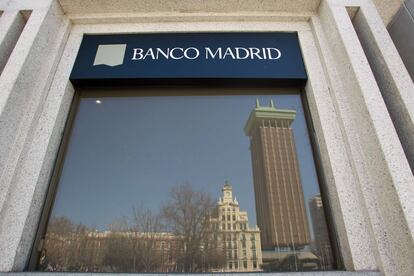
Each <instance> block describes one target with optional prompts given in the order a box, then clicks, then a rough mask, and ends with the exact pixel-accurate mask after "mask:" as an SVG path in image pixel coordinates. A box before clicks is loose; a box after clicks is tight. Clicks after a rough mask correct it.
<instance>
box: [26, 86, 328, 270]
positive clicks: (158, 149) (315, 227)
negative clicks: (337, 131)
mask: <svg viewBox="0 0 414 276" xmlns="http://www.w3.org/2000/svg"><path fill="white" fill-rule="evenodd" d="M74 105H75V107H74V108H73V111H72V116H71V117H72V119H71V120H70V122H69V124H68V127H67V131H66V135H65V138H64V142H63V143H62V148H61V150H60V158H59V159H58V162H57V165H56V171H55V174H54V177H53V180H52V183H51V186H50V193H49V195H48V196H49V200H48V202H50V204H46V207H45V212H44V213H45V214H44V221H46V222H45V223H44V225H43V226H41V227H40V230H39V241H40V242H39V246H38V247H39V248H40V250H39V252H36V253H35V254H34V257H33V258H34V260H35V263H36V265H35V266H36V270H40V271H88V272H238V271H305V270H331V269H335V260H334V256H333V253H332V252H333V250H332V246H331V242H330V238H329V235H328V230H327V223H326V218H325V214H324V206H323V201H322V198H321V192H320V189H319V183H318V177H317V173H316V170H315V162H314V158H313V155H312V147H311V143H310V139H309V136H308V128H307V123H306V120H305V115H304V109H303V105H302V101H301V96H300V93H298V92H292V91H289V93H285V94H282V93H280V92H275V91H270V90H263V89H251V90H248V89H244V90H239V91H233V90H226V89H218V88H214V89H213V88H212V89H210V90H206V89H196V88H194V89H192V90H191V89H188V88H187V89H181V90H172V89H163V90H155V89H151V90H148V91H143V89H142V88H140V89H139V90H137V91H132V92H127V93H126V92H122V93H121V92H119V91H116V90H115V89H114V90H112V91H107V90H106V91H83V92H78V99H77V101H75V103H74ZM51 199H53V200H51Z"/></svg>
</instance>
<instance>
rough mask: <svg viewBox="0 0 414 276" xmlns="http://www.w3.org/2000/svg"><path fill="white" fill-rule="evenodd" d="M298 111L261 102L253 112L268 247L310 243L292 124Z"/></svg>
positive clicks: (261, 220)
mask: <svg viewBox="0 0 414 276" xmlns="http://www.w3.org/2000/svg"><path fill="white" fill-rule="evenodd" d="M295 117H296V111H295V110H286V109H276V107H275V106H274V103H273V101H272V100H271V101H270V106H260V103H259V101H257V103H256V108H255V109H254V110H253V111H252V112H251V113H250V116H249V119H248V121H247V123H246V126H245V129H244V131H245V133H246V135H247V136H249V137H250V151H251V156H252V164H253V165H252V166H253V182H254V191H255V193H254V194H255V203H256V213H257V222H258V225H259V227H260V229H261V238H262V241H263V243H262V246H263V247H264V248H267V249H275V248H276V249H277V250H278V249H280V248H285V247H290V248H303V247H304V246H306V245H308V244H309V243H310V236H309V226H308V220H307V217H306V211H305V206H304V198H303V188H302V183H301V179H300V174H299V165H298V160H297V156H296V146H295V141H294V137H293V131H292V128H291V124H292V122H293V121H294V120H295Z"/></svg>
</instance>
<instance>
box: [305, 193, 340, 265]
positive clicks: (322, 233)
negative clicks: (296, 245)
mask: <svg viewBox="0 0 414 276" xmlns="http://www.w3.org/2000/svg"><path fill="white" fill-rule="evenodd" d="M309 210H310V213H311V217H312V225H313V229H314V233H315V241H314V244H313V246H312V251H313V252H314V253H315V254H316V255H317V256H318V257H319V260H320V266H321V269H322V270H329V269H333V267H334V257H333V255H332V248H331V243H330V240H329V234H328V228H327V225H326V220H325V211H324V210H323V204H322V198H321V196H320V195H316V196H314V197H313V198H312V199H311V200H310V201H309Z"/></svg>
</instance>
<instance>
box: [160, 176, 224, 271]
mask: <svg viewBox="0 0 414 276" xmlns="http://www.w3.org/2000/svg"><path fill="white" fill-rule="evenodd" d="M169 198H170V201H169V202H168V203H167V204H166V205H165V206H164V207H163V208H162V215H163V218H164V220H165V223H166V225H167V227H168V229H169V230H170V231H171V232H173V233H174V234H175V235H176V236H177V237H180V239H179V242H178V244H177V248H176V252H175V255H176V267H175V270H176V271H177V272H201V271H208V270H209V269H210V268H213V267H220V266H222V265H223V264H224V263H225V258H224V256H222V255H221V254H220V252H222V251H221V250H220V249H219V248H218V247H217V243H216V242H214V239H213V238H212V237H214V233H212V227H211V225H210V219H209V218H210V214H211V213H212V212H213V210H214V207H215V204H214V202H213V200H212V199H211V197H210V196H209V195H208V194H206V193H204V192H202V191H198V190H195V189H194V188H193V187H192V186H191V185H190V184H188V183H187V184H182V185H178V186H175V187H173V188H172V189H171V191H170V193H169Z"/></svg>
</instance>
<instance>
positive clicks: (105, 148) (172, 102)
mask: <svg viewBox="0 0 414 276" xmlns="http://www.w3.org/2000/svg"><path fill="white" fill-rule="evenodd" d="M253 93H254V91H252V94H253ZM256 98H259V99H260V101H261V103H262V105H264V104H266V105H267V104H268V103H269V99H270V98H272V99H273V100H274V102H275V104H276V107H277V108H289V109H295V110H296V111H297V117H296V120H295V121H294V123H293V130H294V136H295V143H296V147H297V152H298V159H299V165H300V173H301V178H302V186H303V188H304V194H305V202H306V208H308V205H307V203H308V201H309V199H310V198H312V197H313V196H314V195H316V194H319V188H318V183H317V178H316V173H315V168H314V161H313V157H312V152H311V148H310V142H309V137H308V134H307V128H306V125H305V118H304V114H303V109H302V106H301V100H300V97H299V95H273V96H270V95H251V96H246V95H238V96H234V95H231V96H230V95H229V96H175V97H103V98H99V97H95V98H81V101H80V106H79V109H78V113H77V116H76V118H75V122H74V127H73V131H72V133H71V137H70V142H69V148H68V151H67V154H66V156H65V161H64V167H63V170H62V174H61V177H60V180H59V184H58V190H57V195H56V200H55V203H54V207H53V209H52V216H66V217H68V218H70V219H72V220H73V221H74V222H76V223H83V224H85V225H87V226H90V227H95V228H96V229H99V230H103V229H105V228H106V227H107V226H108V225H109V224H110V223H112V222H113V221H114V220H115V219H116V218H121V217H128V216H130V215H131V213H132V208H133V206H140V207H144V208H147V209H151V210H154V211H158V210H159V208H160V207H161V206H162V204H164V203H165V202H166V201H167V200H168V192H169V190H170V188H171V187H172V186H174V185H178V184H182V183H190V184H192V185H194V186H195V187H196V188H198V189H202V190H203V191H205V192H208V193H210V194H211V196H212V197H213V198H214V199H218V197H219V196H220V193H221V188H222V186H223V184H224V182H225V181H226V180H228V181H229V182H230V183H231V185H232V186H233V193H234V195H235V196H236V197H237V199H238V201H239V203H240V207H241V209H242V210H246V211H247V212H248V216H249V220H250V225H252V226H254V225H255V224H256V214H255V204H254V194H253V177H252V168H251V157H250V151H249V138H248V137H247V136H245V134H244V132H243V128H244V125H245V123H246V121H247V118H248V116H249V114H250V112H251V110H252V109H253V108H254V106H255V101H256ZM96 100H100V101H101V103H100V104H97V103H96ZM309 222H310V221H309Z"/></svg>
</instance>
